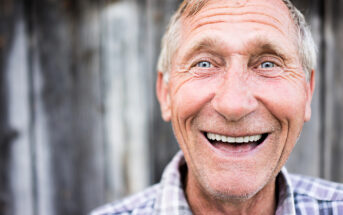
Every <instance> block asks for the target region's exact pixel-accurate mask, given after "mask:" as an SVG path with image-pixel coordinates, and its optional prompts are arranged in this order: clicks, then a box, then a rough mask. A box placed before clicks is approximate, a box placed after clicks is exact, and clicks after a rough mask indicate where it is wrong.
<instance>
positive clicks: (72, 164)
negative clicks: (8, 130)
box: [30, 1, 105, 215]
mask: <svg viewBox="0 0 343 215" xmlns="http://www.w3.org/2000/svg"><path fill="white" fill-rule="evenodd" d="M32 5H33V8H32V11H30V14H31V13H32V14H33V16H34V18H33V20H32V23H30V24H31V25H32V35H31V37H32V38H31V39H32V40H33V41H35V44H34V47H33V48H32V49H33V50H36V52H35V53H33V54H34V55H35V57H36V59H34V60H33V61H34V62H33V64H34V65H36V66H34V68H33V69H34V71H33V74H34V80H33V81H34V84H33V85H34V95H35V97H34V100H35V110H34V111H35V123H36V124H35V135H36V136H35V141H36V148H35V150H36V163H37V180H38V183H37V184H38V187H37V193H38V203H37V204H38V209H37V210H38V211H37V214H44V215H45V214H47V215H49V214H66V215H68V214H86V213H87V212H88V211H89V210H90V209H91V208H94V207H95V206H97V205H99V204H100V203H101V202H103V201H104V200H103V196H104V192H105V190H104V189H105V187H104V165H103V140H102V117H101V110H102V108H101V93H100V62H99V61H100V60H99V47H100V45H99V41H100V37H99V30H98V27H99V23H98V21H99V18H98V5H97V1H96V2H94V1H76V2H71V1H34V2H33V3H32ZM49 184H50V185H51V186H49Z"/></svg>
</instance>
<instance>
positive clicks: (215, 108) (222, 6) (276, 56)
mask: <svg viewBox="0 0 343 215" xmlns="http://www.w3.org/2000/svg"><path fill="white" fill-rule="evenodd" d="M181 22H182V24H181V40H180V41H181V43H180V44H179V49H178V50H177V52H176V53H175V55H174V56H173V59H172V71H171V74H170V79H169V82H168V83H166V82H164V81H163V80H162V79H163V75H162V73H159V77H158V83H157V94H158V97H159V101H160V104H161V110H162V114H163V118H164V119H165V120H167V121H168V120H171V121H172V125H173V130H174V133H175V136H176V138H177V140H178V143H179V144H180V147H181V149H182V151H183V152H184V155H185V159H186V162H187V166H188V175H187V191H188V193H187V195H188V196H189V195H191V194H190V193H189V191H192V192H194V193H198V194H200V195H203V196H210V197H211V198H215V199H221V200H229V199H247V198H251V197H253V196H255V194H257V193H261V192H259V191H261V190H262V191H264V190H273V185H274V179H275V176H276V175H277V173H278V172H279V171H280V169H281V167H282V166H283V165H284V163H285V161H286V160H287V158H288V156H289V154H290V152H291V150H292V149H293V147H294V145H295V143H296V141H297V138H298V136H299V135H300V132H301V129H302V126H303V123H304V122H305V121H307V120H309V118H310V115H311V109H310V103H311V98H312V92H313V87H314V83H313V78H312V79H311V81H310V82H307V81H306V78H305V73H304V71H303V69H302V67H301V65H302V64H301V62H300V59H299V56H298V47H297V38H296V36H295V35H296V34H295V27H294V24H293V22H292V20H291V18H290V15H289V12H288V9H287V7H286V6H285V5H284V4H283V2H282V1H275V0H254V1H245V2H244V4H241V5H233V4H232V1H229V0H224V1H209V3H207V4H206V5H205V7H204V8H202V9H201V10H200V12H199V13H197V14H196V15H194V16H192V17H187V18H185V17H183V18H182V20H181Z"/></svg>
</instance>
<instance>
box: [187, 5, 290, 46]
mask: <svg viewBox="0 0 343 215" xmlns="http://www.w3.org/2000/svg"><path fill="white" fill-rule="evenodd" d="M194 9H195V8H192V6H190V7H189V10H190V11H194ZM185 14H187V11H186V13H185ZM181 24H182V25H181V38H182V41H185V40H189V39H190V37H191V36H195V35H196V34H197V33H198V32H200V33H201V34H204V33H205V34H206V33H210V32H211V30H221V31H225V32H226V33H228V34H227V36H228V37H229V36H230V34H232V35H234V33H235V32H236V34H242V33H243V34H246V33H247V34H251V33H252V34H254V33H256V32H259V33H261V32H264V33H266V32H268V34H269V35H272V34H273V35H274V36H275V35H277V34H279V35H277V36H278V37H279V38H280V37H283V39H285V40H292V41H295V40H294V39H295V35H296V34H295V30H296V28H295V25H294V23H293V20H292V19H291V17H290V13H289V10H288V8H287V6H286V5H285V4H284V3H283V2H282V1H281V0H209V1H206V4H205V5H204V6H203V7H202V8H201V9H200V11H198V12H197V13H193V14H192V15H190V16H184V17H182V18H181ZM261 36H263V35H260V36H259V37H261ZM269 39H270V38H269Z"/></svg>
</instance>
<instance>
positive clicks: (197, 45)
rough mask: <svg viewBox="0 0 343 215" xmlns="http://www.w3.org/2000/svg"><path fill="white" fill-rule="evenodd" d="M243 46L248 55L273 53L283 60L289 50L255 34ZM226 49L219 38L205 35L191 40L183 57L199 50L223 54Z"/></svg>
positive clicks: (226, 51) (188, 56) (287, 56)
mask: <svg viewBox="0 0 343 215" xmlns="http://www.w3.org/2000/svg"><path fill="white" fill-rule="evenodd" d="M244 47H245V48H244V52H246V53H249V55H252V56H256V55H260V54H273V55H277V56H280V57H281V58H283V59H285V60H287V59H289V52H287V50H285V48H284V47H282V46H280V45H279V44H278V43H275V42H274V41H272V40H270V39H269V38H265V37H263V36H257V37H255V38H253V39H251V40H250V41H248V42H247V43H246V44H244ZM228 50H229V48H228V47H227V45H226V44H225V42H224V41H223V40H222V39H221V38H213V37H211V36H207V37H203V38H201V39H199V40H198V41H195V42H193V43H192V44H191V45H190V48H189V49H188V50H187V51H186V54H185V55H184V56H185V59H190V58H191V57H192V56H193V55H194V54H195V53H198V52H201V51H206V52H210V53H213V54H217V55H222V56H224V55H225V54H227V53H228Z"/></svg>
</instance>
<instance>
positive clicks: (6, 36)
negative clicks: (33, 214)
mask: <svg viewBox="0 0 343 215" xmlns="http://www.w3.org/2000/svg"><path fill="white" fill-rule="evenodd" d="M16 8H17V4H14V3H13V2H12V1H0V214H4V215H10V214H13V207H14V205H13V196H12V193H11V190H10V181H11V179H10V177H9V173H10V162H11V156H10V155H11V154H10V152H11V145H12V142H13V138H15V137H16V132H15V130H14V129H12V128H11V127H10V125H9V122H8V111H9V110H8V89H7V87H8V83H7V72H8V69H7V67H8V65H7V64H8V58H9V56H8V55H9V54H8V52H9V50H10V49H11V46H12V43H13V42H12V41H13V38H14V28H15V25H14V23H15V22H16V20H17V15H18V13H17V10H16Z"/></svg>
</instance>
